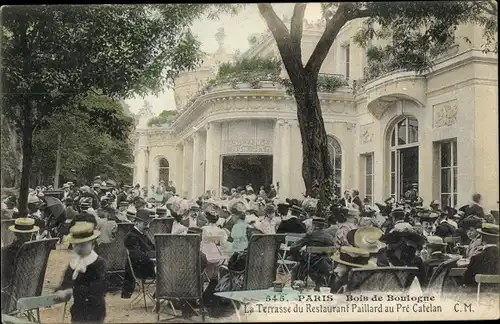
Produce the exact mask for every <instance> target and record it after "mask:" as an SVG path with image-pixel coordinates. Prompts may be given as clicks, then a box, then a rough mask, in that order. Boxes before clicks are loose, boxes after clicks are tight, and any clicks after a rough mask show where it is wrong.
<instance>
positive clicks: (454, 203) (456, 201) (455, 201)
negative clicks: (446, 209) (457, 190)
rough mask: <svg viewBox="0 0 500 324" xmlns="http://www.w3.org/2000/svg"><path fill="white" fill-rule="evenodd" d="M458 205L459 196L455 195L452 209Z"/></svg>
mask: <svg viewBox="0 0 500 324" xmlns="http://www.w3.org/2000/svg"><path fill="white" fill-rule="evenodd" d="M457 204H458V200H457V194H454V195H453V206H451V207H453V208H455V206H456V205H457Z"/></svg>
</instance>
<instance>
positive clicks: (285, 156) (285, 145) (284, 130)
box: [280, 120, 292, 199]
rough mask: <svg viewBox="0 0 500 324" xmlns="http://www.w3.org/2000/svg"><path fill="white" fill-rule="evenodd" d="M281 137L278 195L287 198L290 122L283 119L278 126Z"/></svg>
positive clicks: (288, 193)
mask: <svg viewBox="0 0 500 324" xmlns="http://www.w3.org/2000/svg"><path fill="white" fill-rule="evenodd" d="M280 128H281V129H280V135H281V136H280V137H281V143H280V146H281V156H280V159H281V170H280V171H281V177H280V178H281V179H280V197H281V198H283V199H284V198H287V197H289V196H290V183H291V182H290V177H292V175H291V174H290V157H291V150H290V148H291V142H290V124H289V122H288V121H286V120H284V121H283V123H282V125H281V126H280Z"/></svg>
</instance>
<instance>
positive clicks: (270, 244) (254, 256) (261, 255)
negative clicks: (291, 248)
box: [243, 234, 279, 290]
mask: <svg viewBox="0 0 500 324" xmlns="http://www.w3.org/2000/svg"><path fill="white" fill-rule="evenodd" d="M278 239H279V235H276V234H253V235H252V236H251V238H250V242H249V243H248V252H247V259H246V266H245V275H244V281H243V290H259V289H268V288H270V287H272V286H273V281H275V280H276V270H277V268H278V266H277V265H278V263H277V261H278V250H279V244H278Z"/></svg>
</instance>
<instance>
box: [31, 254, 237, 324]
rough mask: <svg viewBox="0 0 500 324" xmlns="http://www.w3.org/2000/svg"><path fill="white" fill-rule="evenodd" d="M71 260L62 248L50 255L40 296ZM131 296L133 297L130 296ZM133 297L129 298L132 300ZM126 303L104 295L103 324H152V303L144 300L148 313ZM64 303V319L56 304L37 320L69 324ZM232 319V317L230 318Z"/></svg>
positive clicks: (117, 295) (193, 319) (197, 319)
mask: <svg viewBox="0 0 500 324" xmlns="http://www.w3.org/2000/svg"><path fill="white" fill-rule="evenodd" d="M70 260H71V251H69V250H67V249H66V245H58V246H57V250H54V251H52V252H51V253H50V257H49V262H48V265H47V272H46V274H45V282H44V291H43V294H44V295H46V294H51V293H53V291H54V289H55V288H56V287H57V286H58V285H59V284H60V282H61V280H62V277H63V274H64V271H65V270H66V267H67V266H68V264H69V261H70ZM134 296H135V295H134ZM134 296H133V297H134ZM129 302H130V300H126V299H122V298H121V296H120V292H111V293H108V294H107V295H106V311H107V316H106V320H105V322H106V323H156V313H153V302H152V301H148V312H146V311H145V309H144V306H142V307H141V305H143V304H137V305H136V306H134V308H133V309H130V304H129ZM69 307H70V304H68V306H67V309H66V314H65V317H64V320H63V319H62V316H63V309H64V304H58V305H55V306H53V307H51V308H44V309H41V310H40V319H41V322H42V323H47V324H49V323H71V316H70V315H69ZM160 315H161V316H160V321H163V319H165V318H167V319H168V318H169V315H168V314H160ZM233 317H234V318H233ZM205 321H206V322H209V323H210V322H212V323H215V322H236V321H237V319H236V316H231V317H228V318H222V319H220V318H217V319H214V318H210V317H206V318H205ZM192 322H201V316H193V317H191V318H187V319H184V318H179V319H175V320H171V321H169V323H192Z"/></svg>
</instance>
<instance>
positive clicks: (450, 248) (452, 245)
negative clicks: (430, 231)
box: [443, 236, 462, 254]
mask: <svg viewBox="0 0 500 324" xmlns="http://www.w3.org/2000/svg"><path fill="white" fill-rule="evenodd" d="M461 240H462V238H461V237H460V236H448V237H445V238H444V239H443V241H444V243H446V244H447V245H446V247H445V249H446V252H447V253H449V254H460V250H459V249H458V248H457V245H459V244H460V241H461Z"/></svg>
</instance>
